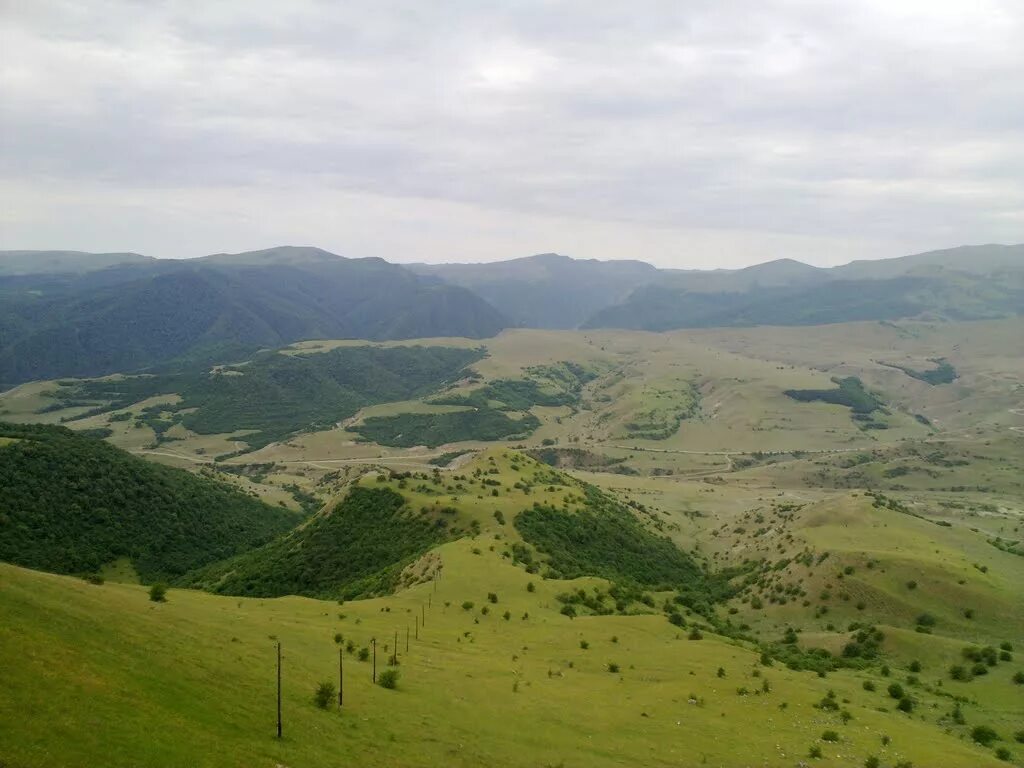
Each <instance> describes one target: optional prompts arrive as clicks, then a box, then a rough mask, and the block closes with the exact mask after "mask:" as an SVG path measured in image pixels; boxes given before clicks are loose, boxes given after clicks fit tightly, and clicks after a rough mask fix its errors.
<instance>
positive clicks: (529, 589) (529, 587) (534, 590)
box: [526, 581, 537, 592]
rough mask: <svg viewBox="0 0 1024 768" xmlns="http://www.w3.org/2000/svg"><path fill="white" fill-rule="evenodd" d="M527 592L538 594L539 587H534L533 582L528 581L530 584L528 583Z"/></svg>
mask: <svg viewBox="0 0 1024 768" xmlns="http://www.w3.org/2000/svg"><path fill="white" fill-rule="evenodd" d="M526 591H527V592H536V591H537V587H535V586H534V585H533V582H532V581H528V582H526Z"/></svg>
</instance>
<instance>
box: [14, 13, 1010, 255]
mask: <svg viewBox="0 0 1024 768" xmlns="http://www.w3.org/2000/svg"><path fill="white" fill-rule="evenodd" d="M0 25H2V29H0V35H2V39H0V42H2V43H3V44H4V48H5V50H6V51H7V54H6V55H5V56H3V57H2V60H0V105H2V106H0V141H2V145H0V150H2V158H0V170H2V172H3V174H4V176H5V178H6V179H7V180H8V182H9V184H8V187H7V190H10V191H7V192H5V194H13V195H21V196H22V197H23V198H25V199H24V200H22V201H21V203H20V204H19V205H17V206H14V207H13V209H15V210H16V211H18V213H17V215H9V216H7V217H6V218H5V220H4V221H3V227H2V230H0V238H2V240H3V244H4V245H5V246H10V247H20V246H28V245H35V246H38V247H42V246H44V245H46V244H51V245H54V246H56V245H58V243H52V242H50V243H44V242H43V240H44V239H45V237H47V236H49V237H54V236H55V235H56V236H58V238H59V239H60V241H61V242H60V243H59V244H60V245H63V246H67V247H99V243H96V242H95V241H96V233H95V232H93V231H91V230H90V231H89V232H88V233H86V232H83V233H82V234H83V237H84V236H85V235H86V234H88V237H89V238H90V243H94V245H90V243H83V242H76V241H75V236H76V233H75V231H74V229H73V222H76V221H81V219H82V216H81V211H82V210H83V209H84V208H83V206H84V205H85V203H81V204H77V203H76V202H75V199H74V197H73V196H71V197H67V196H62V197H61V199H60V201H59V202H58V201H54V202H53V203H52V204H49V205H48V204H47V201H46V197H45V195H39V194H32V195H26V194H25V192H26V191H31V190H39V189H43V188H44V187H43V186H42V185H43V184H44V182H45V184H47V185H49V184H54V183H56V184H61V183H64V184H66V185H67V186H68V187H70V188H71V189H72V190H73V189H75V188H76V187H79V186H80V187H81V188H82V189H85V188H88V189H89V190H90V192H89V194H90V199H89V202H88V208H89V210H91V211H96V210H97V206H98V215H100V216H101V217H102V216H103V215H104V214H103V211H104V210H105V209H104V207H103V199H104V197H105V196H108V197H109V206H108V208H107V209H106V210H108V215H109V216H111V217H114V216H116V215H118V213H117V212H118V210H119V208H118V206H119V205H120V203H119V202H118V201H119V200H121V199H122V196H123V194H124V193H125V192H134V193H135V194H136V197H137V199H138V200H139V201H140V203H139V204H140V205H141V204H143V203H142V202H141V201H143V200H146V199H148V198H152V199H156V198H158V197H159V194H161V193H160V192H159V190H167V189H174V190H176V194H186V193H187V191H188V190H189V189H191V190H194V192H195V194H196V196H197V197H202V198H203V199H210V198H209V196H208V195H201V194H200V193H202V192H207V191H210V190H215V189H220V188H237V189H241V190H246V189H249V190H253V193H254V195H255V193H256V191H258V192H259V195H258V197H259V199H260V200H266V199H267V198H266V195H265V193H267V192H269V193H271V196H272V193H273V191H274V190H275V189H279V190H281V192H280V194H281V195H285V194H294V190H295V189H301V190H303V194H304V195H305V196H307V198H308V200H310V201H311V202H312V203H325V202H326V201H328V200H331V199H333V196H335V195H339V194H340V195H344V196H345V199H346V201H347V205H351V206H355V207H359V206H360V205H364V206H366V209H367V211H370V210H373V211H375V212H376V213H375V215H382V214H381V213H380V210H381V209H380V207H379V206H378V205H377V204H376V203H375V202H374V201H375V200H377V199H379V198H385V199H394V200H395V201H398V202H401V203H402V204H403V205H406V206H413V207H415V206H419V209H418V211H413V210H410V211H409V216H408V219H409V220H410V221H412V220H414V219H416V220H422V218H423V217H424V216H426V215H427V212H428V211H433V210H435V209H434V208H433V207H431V206H430V205H428V204H427V203H426V202H425V201H436V202H437V203H438V204H451V205H453V206H457V207H458V208H457V210H459V211H461V213H460V214H459V216H454V217H453V218H452V219H451V220H450V221H448V222H447V223H445V222H440V223H439V224H438V226H436V227H432V228H431V231H430V233H429V235H430V236H431V237H434V238H437V240H438V243H439V246H438V250H440V251H442V252H444V253H449V254H451V258H492V257H493V258H497V257H507V256H511V255H520V254H516V253H509V252H507V251H505V250H503V249H502V247H501V242H502V241H501V240H500V239H499V238H500V234H501V232H503V231H508V230H514V229H515V228H516V227H517V226H522V227H536V230H535V232H536V233H537V235H538V236H539V235H540V233H543V234H544V236H545V237H548V238H553V239H554V240H555V241H554V242H547V243H546V247H542V248H541V250H566V249H567V248H566V247H565V246H564V245H563V244H564V243H572V242H576V241H577V239H576V238H577V235H576V234H574V232H573V229H574V228H575V227H578V228H580V229H587V230H588V231H589V232H591V233H596V232H597V231H598V230H597V228H596V227H597V225H596V224H595V222H602V221H605V222H614V223H615V225H616V226H618V227H621V228H623V229H622V232H624V233H625V232H628V231H629V227H631V226H632V227H635V228H636V233H637V242H638V243H640V242H644V243H651V242H657V243H659V246H658V247H659V249H660V251H659V252H660V258H661V259H662V261H663V262H664V261H669V262H672V263H678V264H679V265H680V266H685V265H692V264H704V265H709V264H713V263H717V262H716V260H718V259H720V258H721V253H722V248H721V247H719V246H715V245H707V243H708V242H710V241H709V240H708V239H707V236H706V231H708V230H715V231H718V232H719V233H720V235H721V238H720V242H721V243H722V247H724V246H725V245H726V244H728V243H736V242H739V241H740V240H744V239H745V240H747V241H753V240H756V239H757V237H758V236H759V235H763V236H764V237H763V240H764V241H765V242H766V243H767V242H770V243H771V246H767V245H766V246H765V250H764V252H763V253H760V254H758V253H756V249H755V251H754V252H752V251H750V250H749V249H745V250H743V253H744V254H745V255H746V256H747V257H749V258H759V257H764V258H769V257H773V256H779V255H789V254H786V253H778V248H779V242H780V241H779V240H778V239H777V237H776V236H782V237H790V238H793V242H794V244H797V243H799V242H801V241H800V238H816V239H817V240H814V242H820V243H823V244H825V247H826V249H827V248H828V247H831V248H832V249H834V251H835V252H836V253H837V254H843V255H844V256H845V255H847V254H849V253H850V252H851V249H852V250H853V252H855V253H856V255H859V256H871V255H877V256H890V255H896V253H898V252H899V249H903V248H908V249H915V248H917V247H920V248H924V247H931V246H937V245H953V244H958V243H960V242H972V241H979V240H984V241H992V240H1003V241H1018V240H1021V239H1024V237H1022V235H1024V130H1021V129H1022V128H1024V78H1021V77H1020V73H1021V72H1022V71H1024V53H1022V48H1024V47H1022V46H1020V45H1019V40H1020V39H1021V34H1022V32H1024V7H1021V6H1020V5H1019V4H1018V3H1016V2H1015V1H1014V0H984V1H982V2H978V0H973V1H971V2H968V0H934V1H933V0H929V1H928V2H925V0H906V2H901V3H891V2H882V0H848V1H847V2H840V3H827V4H826V3H818V2H811V1H810V0H807V1H801V0H769V1H768V2H761V1H759V0H749V1H748V2H741V1H740V0H721V1H719V2H710V1H706V2H704V1H702V2H695V3H678V2H640V3H633V4H629V5H625V6H624V5H623V4H621V3H603V2H556V3H547V2H510V3H502V4H490V3H477V2H468V1H467V2H447V3H437V4H423V3H412V2H391V3H379V2H356V3H344V4H339V3H328V2H323V3H320V2H296V3H259V2H237V3H199V2H169V3H141V2H139V3H135V2H112V1H108V2H92V1H90V0H85V1H84V2H51V1H48V0H40V1H39V2H33V3H23V4H9V5H7V6H5V8H4V9H3V10H2V11H0ZM46 188H49V187H46ZM285 190H288V191H285ZM360 196H363V202H362V203H360V202H359V200H360ZM29 198H31V199H32V200H34V201H36V202H34V203H33V205H34V206H35V207H34V208H32V209H31V210H29V209H28V208H27V206H28V203H27V202H25V200H27V199H29ZM76 205H77V206H78V208H77V210H75V211H73V210H71V209H72V208H75V206H76ZM213 205H214V206H216V205H217V203H216V201H214V202H213ZM7 207H9V208H11V206H7ZM453 210H456V209H453ZM473 210H477V211H478V212H479V213H478V215H479V216H480V217H481V218H484V219H486V220H488V221H491V220H495V217H496V220H500V221H501V222H502V224H501V226H495V227H488V228H478V227H473V226H469V225H468V222H467V220H466V219H468V217H471V216H473V215H474V214H473V212H472V211H473ZM155 214H156V212H155V211H154V212H153V215H155ZM216 214H217V211H216V210H213V211H210V214H209V216H210V218H209V220H208V221H206V222H205V223H204V231H207V232H218V231H220V233H221V234H220V236H219V237H220V238H221V239H226V238H227V237H228V236H229V234H230V231H231V228H232V227H235V226H237V222H236V219H235V218H233V217H232V216H231V215H230V214H229V213H228V212H227V210H226V209H225V210H224V212H223V217H222V219H223V220H222V224H220V225H219V227H220V229H219V230H218V224H217V215H216ZM538 217H548V219H549V220H550V221H557V222H559V224H558V226H548V225H547V224H545V225H543V226H541V225H539V224H537V222H538V221H539V220H540V218H538ZM143 220H145V221H151V220H152V217H145V218H144V219H140V222H141V221H143ZM40 222H51V223H50V224H49V226H40ZM139 226H140V227H141V226H142V225H141V223H140V225H139ZM340 226H341V224H340V223H333V224H332V222H331V221H324V222H321V223H319V224H314V229H315V231H311V232H309V235H308V237H306V238H305V241H307V242H314V241H316V242H320V241H322V240H323V239H330V240H332V241H334V242H342V243H344V242H345V240H346V233H345V232H344V231H342V230H341V229H339V228H338V227H340ZM403 226H408V229H407V231H406V238H407V241H408V243H409V247H410V248H412V247H422V240H423V232H422V223H419V224H416V225H413V224H407V225H403V223H402V222H401V221H396V222H395V223H394V229H393V231H392V232H391V233H390V237H389V240H391V241H393V242H397V243H398V244H399V245H400V244H401V243H402V242H403V240H402V233H403V231H404V230H403ZM559 227H562V228H564V231H561V233H560V229H559ZM286 230H287V231H286ZM484 230H485V231H484ZM116 231H117V233H118V236H119V237H122V238H123V237H125V235H126V234H129V235H130V234H132V232H131V230H129V231H128V232H127V233H126V231H125V229H124V227H123V226H120V225H119V226H118V227H117V228H116ZM470 231H472V232H474V233H475V235H474V236H473V237H472V238H470V237H469V236H468V235H467V234H466V233H467V232H470ZM698 231H700V234H698ZM488 233H490V234H488ZM652 233H656V234H652ZM286 234H289V235H290V234H291V231H290V230H288V229H287V228H283V229H282V230H281V235H282V236H284V235H286ZM268 236H272V235H271V234H268ZM590 237H591V239H590V240H588V241H587V242H588V243H589V242H594V241H596V242H598V249H599V251H600V252H596V253H580V254H577V255H581V256H597V257H602V258H613V257H616V256H635V255H636V254H635V253H622V252H621V250H616V251H614V252H613V251H611V250H610V247H609V250H605V249H602V248H601V247H600V242H601V239H600V238H599V237H595V236H593V234H592V235H591V236H590ZM623 238H624V239H625V241H627V242H628V237H625V235H624V236H623ZM623 238H619V237H617V238H615V247H616V248H618V249H621V247H622V242H623ZM137 239H138V242H124V241H119V242H117V243H114V242H109V243H104V244H103V247H105V248H115V247H117V248H131V249H137V250H146V245H147V244H148V243H151V242H153V241H152V232H151V231H147V230H142V229H140V231H138V232H137ZM510 242H511V240H510ZM531 242H532V241H531ZM860 242H862V243H863V244H862V245H857V243H860ZM695 243H703V244H704V245H701V246H700V247H699V249H698V250H697V251H695V250H694V248H693V246H694V244H695ZM324 244H326V243H324ZM638 247H639V246H638ZM769 248H770V250H769ZM227 249H228V250H231V248H227ZM701 249H703V250H701ZM150 250H152V251H154V252H159V250H160V249H159V247H157V248H150ZM203 250H214V248H213V247H212V246H211V247H210V248H208V249H203V248H202V247H201V246H200V250H199V252H202V251H203ZM344 250H345V251H346V252H349V251H350V250H351V249H350V248H345V249H344ZM673 253H676V254H677V256H676V257H675V258H674V260H673V256H672V254H673ZM353 255H355V254H353ZM374 255H387V254H381V253H376V254H374ZM822 258H826V257H822Z"/></svg>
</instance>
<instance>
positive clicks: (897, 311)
mask: <svg viewBox="0 0 1024 768" xmlns="http://www.w3.org/2000/svg"><path fill="white" fill-rule="evenodd" d="M1022 312H1024V244H1022V245H982V246H964V247H960V248H953V249H948V250H942V251H931V252H928V253H921V254H915V255H912V256H906V257H902V258H896V259H884V260H873V261H855V262H852V263H850V264H847V265H844V266H840V267H833V268H818V267H813V266H810V265H807V264H803V263H801V262H797V261H794V260H791V259H779V260H776V261H771V262H767V263H764V264H758V265H755V266H752V267H747V268H745V269H736V270H671V269H658V268H656V267H654V266H652V265H650V264H647V263H645V262H643V261H633V260H622V261H596V260H581V259H573V258H570V257H568V256H562V255H558V254H553V253H549V254H541V255H537V256H530V257H526V258H521V259H513V260H509V261H500V262H491V263H481V264H409V265H399V264H393V263H390V262H387V261H385V260H383V259H379V258H344V257H341V256H338V255H336V254H333V253H330V252H328V251H324V250H321V249H319V248H310V247H292V246H284V247H277V248H270V249H266V250H260V251H249V252H244V253H236V254H227V253H220V254H214V255H211V256H206V257H203V258H198V259H153V258H150V257H146V256H143V255H140V254H136V253H99V254H90V253H84V252H79V251H4V252H0V388H2V387H9V386H13V385H16V384H19V383H22V382H25V381H31V380H35V379H48V378H56V377H64V376H100V375H105V374H109V373H114V372H129V371H142V370H151V369H154V368H159V367H160V366H167V365H169V364H173V363H177V362H181V361H190V362H199V363H205V362H225V361H230V360H232V359H243V358H244V357H245V356H246V355H248V354H251V353H252V352H253V351H256V350H258V349H260V348H268V347H269V348H273V347H280V346H283V345H286V344H289V343H292V342H295V341H299V340H303V339H326V338H353V339H369V340H388V339H412V338H424V337H440V336H462V337H469V338H486V337H489V336H493V335H495V334H497V333H498V332H500V331H501V330H502V329H504V328H508V327H533V328H551V329H569V328H623V329H639V330H649V331H664V330H671V329H676V328H692V327H716V326H752V325H805V324H825V323H836V322H848V321H856V320H896V319H900V318H915V317H916V318H928V319H956V320H970V319H983V318H991V317H1001V316H1006V315H1014V314H1021V313H1022Z"/></svg>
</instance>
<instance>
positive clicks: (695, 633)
mask: <svg viewBox="0 0 1024 768" xmlns="http://www.w3.org/2000/svg"><path fill="white" fill-rule="evenodd" d="M686 637H687V639H689V640H703V639H704V635H702V634H701V632H700V630H699V629H697V628H696V627H694V628H693V629H691V630H690V634H688V635H687V636H686Z"/></svg>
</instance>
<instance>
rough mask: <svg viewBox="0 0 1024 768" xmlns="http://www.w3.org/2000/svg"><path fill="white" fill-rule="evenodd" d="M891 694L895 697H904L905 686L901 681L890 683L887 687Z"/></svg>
mask: <svg viewBox="0 0 1024 768" xmlns="http://www.w3.org/2000/svg"><path fill="white" fill-rule="evenodd" d="M886 690H887V691H888V692H889V695H890V696H891V697H892V698H894V699H902V698H903V686H902V685H900V684H899V683H889V687H888V688H887V689H886Z"/></svg>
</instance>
